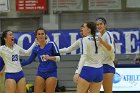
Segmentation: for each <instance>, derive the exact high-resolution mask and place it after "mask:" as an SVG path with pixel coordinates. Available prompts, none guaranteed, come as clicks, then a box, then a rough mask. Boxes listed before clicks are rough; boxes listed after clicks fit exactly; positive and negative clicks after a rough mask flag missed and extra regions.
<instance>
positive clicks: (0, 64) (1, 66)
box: [0, 57, 5, 71]
mask: <svg viewBox="0 0 140 93" xmlns="http://www.w3.org/2000/svg"><path fill="white" fill-rule="evenodd" d="M4 65H5V64H4V61H3V59H2V57H0V71H1V70H2V69H3V67H4Z"/></svg>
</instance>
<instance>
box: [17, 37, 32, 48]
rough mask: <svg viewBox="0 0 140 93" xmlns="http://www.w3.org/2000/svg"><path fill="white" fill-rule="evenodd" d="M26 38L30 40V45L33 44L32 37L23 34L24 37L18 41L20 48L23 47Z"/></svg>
mask: <svg viewBox="0 0 140 93" xmlns="http://www.w3.org/2000/svg"><path fill="white" fill-rule="evenodd" d="M25 37H26V38H28V40H29V43H31V35H29V34H23V35H21V36H20V37H19V38H18V41H17V44H18V45H19V46H20V47H23V40H24V38H25Z"/></svg>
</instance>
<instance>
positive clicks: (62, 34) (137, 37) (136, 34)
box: [14, 29, 140, 54]
mask: <svg viewBox="0 0 140 93" xmlns="http://www.w3.org/2000/svg"><path fill="white" fill-rule="evenodd" d="M110 31H111V32H112V33H113V36H114V39H115V47H116V54H137V53H140V29H112V30H110ZM14 35H15V41H16V43H17V44H18V45H20V46H21V47H23V48H24V49H28V48H29V47H30V46H31V44H32V43H33V42H34V40H35V33H34V32H14ZM47 37H48V39H49V40H52V41H54V42H55V43H56V44H57V45H58V47H59V48H64V47H68V46H70V45H71V44H72V43H74V42H75V41H76V40H77V39H78V38H81V35H80V31H79V30H55V31H48V32H47ZM78 53H79V50H75V51H73V52H71V54H78Z"/></svg>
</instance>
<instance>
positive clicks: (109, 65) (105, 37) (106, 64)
mask: <svg viewBox="0 0 140 93" xmlns="http://www.w3.org/2000/svg"><path fill="white" fill-rule="evenodd" d="M96 26H97V30H98V31H99V32H100V35H99V38H98V40H99V42H100V44H101V46H102V47H103V55H104V59H103V61H102V62H103V69H104V79H103V89H104V93H112V85H113V76H114V73H115V66H114V63H113V61H114V58H115V54H114V51H115V49H114V38H113V35H112V33H111V32H109V31H107V22H106V20H105V18H102V17H99V18H97V19H96Z"/></svg>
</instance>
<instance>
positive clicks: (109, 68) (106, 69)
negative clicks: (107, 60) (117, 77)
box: [103, 64, 115, 74]
mask: <svg viewBox="0 0 140 93" xmlns="http://www.w3.org/2000/svg"><path fill="white" fill-rule="evenodd" d="M103 71H104V73H114V74H115V68H114V67H112V66H110V65H108V64H103Z"/></svg>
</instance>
